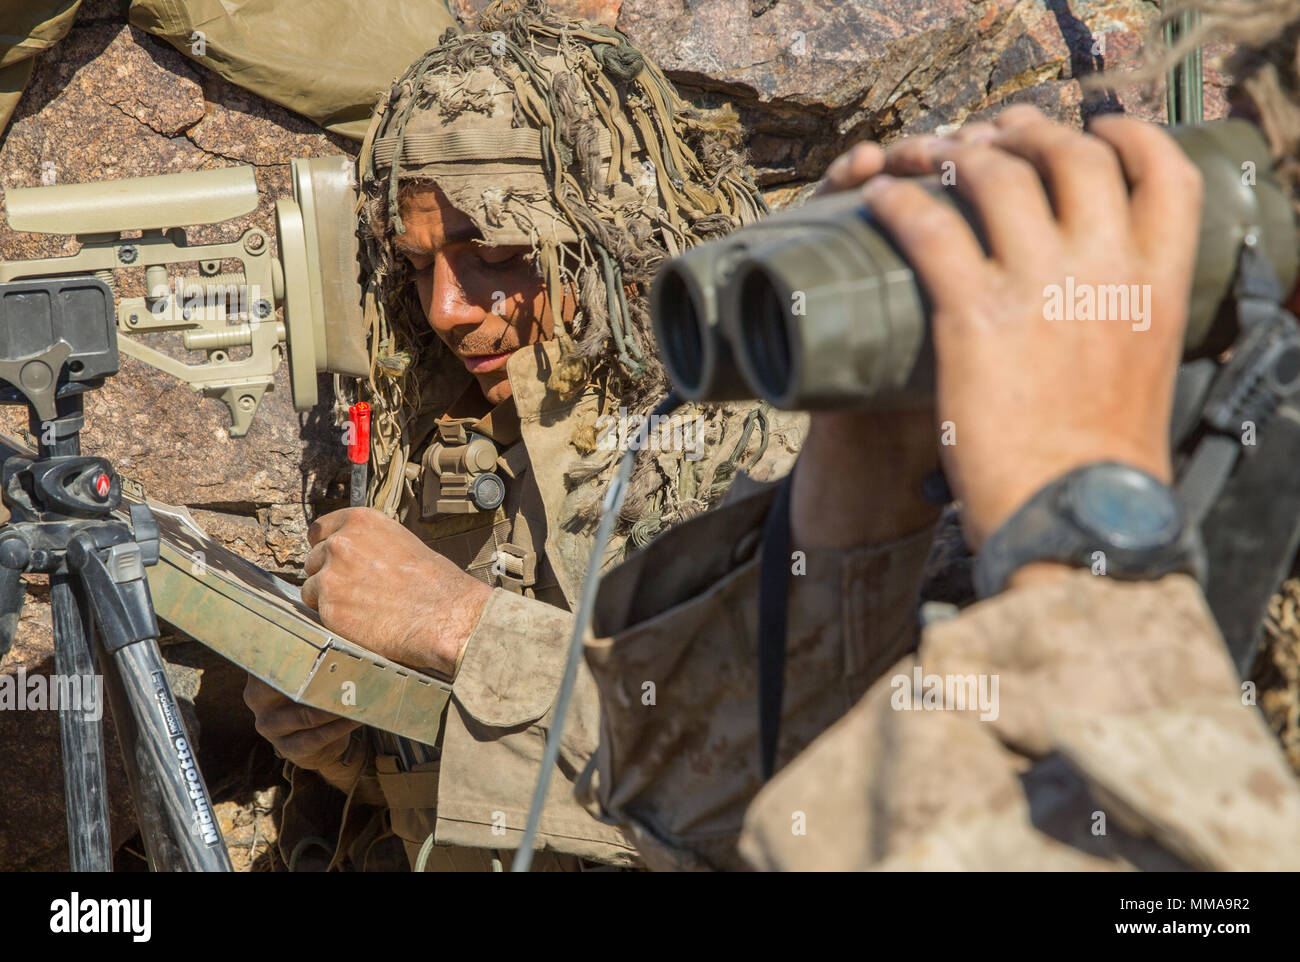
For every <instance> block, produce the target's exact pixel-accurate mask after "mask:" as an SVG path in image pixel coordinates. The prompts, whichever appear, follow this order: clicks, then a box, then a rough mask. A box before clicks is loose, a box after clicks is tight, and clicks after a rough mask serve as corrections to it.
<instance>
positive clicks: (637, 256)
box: [281, 2, 804, 870]
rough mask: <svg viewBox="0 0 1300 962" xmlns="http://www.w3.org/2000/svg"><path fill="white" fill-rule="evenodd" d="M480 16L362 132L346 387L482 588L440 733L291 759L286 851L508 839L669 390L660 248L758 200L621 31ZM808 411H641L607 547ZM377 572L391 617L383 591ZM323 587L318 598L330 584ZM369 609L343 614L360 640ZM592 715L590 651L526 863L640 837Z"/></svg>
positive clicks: (754, 456) (385, 507)
mask: <svg viewBox="0 0 1300 962" xmlns="http://www.w3.org/2000/svg"><path fill="white" fill-rule="evenodd" d="M478 27H479V30H478V32H474V33H465V34H460V35H453V33H452V32H450V31H449V32H448V34H447V35H444V37H443V38H442V42H441V43H440V45H439V46H437V47H436V48H434V49H432V50H430V51H429V52H428V53H427V54H425V55H424V56H423V57H421V58H420V59H419V60H418V61H417V62H416V63H414V64H413V65H411V67H410V68H409V69H408V70H407V71H406V72H405V73H404V74H402V75H401V77H400V78H399V79H398V80H397V81H396V82H395V83H394V84H393V86H392V89H391V91H389V92H388V93H387V94H386V95H385V96H384V98H383V100H382V101H381V102H380V103H379V105H378V108H377V110H376V112H375V115H374V117H373V119H372V122H371V125H370V128H369V131H368V132H367V135H366V138H365V140H364V143H363V145H362V149H361V153H360V158H359V172H360V177H359V183H360V191H361V201H360V208H359V220H360V228H359V236H360V238H361V247H362V260H363V264H362V272H361V273H362V283H363V287H364V291H365V301H364V306H365V311H366V317H367V319H368V322H369V324H370V331H371V344H372V353H373V357H374V364H373V373H372V376H371V378H370V380H369V383H368V384H366V385H364V386H363V388H362V389H361V390H360V392H359V394H358V399H365V400H368V401H369V403H370V404H371V405H372V408H373V411H374V418H373V427H372V432H373V436H372V459H371V463H372V465H373V476H372V480H371V486H370V492H369V503H370V504H371V505H373V506H374V508H376V509H377V510H378V511H380V512H382V513H383V514H384V515H386V516H388V517H391V518H396V519H398V520H399V521H400V522H401V524H402V525H404V526H405V527H406V528H407V529H408V530H409V531H411V532H414V533H415V534H416V535H417V536H418V537H419V539H420V540H421V541H422V542H423V543H424V544H425V545H427V546H429V547H431V548H433V549H434V551H435V552H437V553H438V554H439V555H441V556H442V557H443V558H445V559H450V561H451V562H453V563H454V565H455V567H456V568H458V569H460V571H463V572H467V573H468V574H469V575H470V576H472V578H473V579H476V581H475V585H476V586H490V590H488V589H486V588H484V589H482V590H483V591H484V592H485V597H486V601H485V602H484V603H483V604H482V605H481V608H479V609H477V612H478V613H477V618H476V621H475V622H474V624H473V627H472V631H470V632H469V636H468V639H467V641H466V642H465V643H464V644H463V645H462V646H460V648H459V651H458V652H457V653H456V654H455V655H454V657H452V656H450V655H449V656H448V657H447V659H446V661H445V662H443V663H441V670H442V671H443V672H444V673H445V674H447V675H449V676H450V677H452V678H453V679H454V681H453V695H452V700H451V704H450V707H449V709H448V710H447V712H446V716H445V722H444V726H443V729H442V735H441V738H440V740H439V743H438V744H437V745H435V746H416V745H411V744H409V743H404V742H400V741H398V740H396V739H394V738H392V737H391V736H385V735H381V734H379V733H373V732H371V733H365V734H363V733H362V732H357V733H354V735H353V736H352V738H351V741H350V742H349V743H348V745H347V748H346V750H345V751H344V752H343V753H342V755H341V757H340V758H337V759H331V760H330V761H329V762H328V764H327V765H322V766H321V767H322V769H323V770H327V772H328V777H322V776H321V774H320V773H318V772H316V771H312V770H309V769H308V768H304V767H300V766H295V765H293V764H289V765H288V766H286V774H287V775H288V777H289V778H290V781H291V783H292V786H293V790H292V793H291V796H290V798H289V800H288V802H287V804H286V810H285V815H284V833H283V838H282V842H281V846H282V849H283V851H284V853H285V856H286V858H288V859H290V860H291V862H292V863H293V864H294V866H295V867H298V868H301V867H306V866H307V865H308V864H309V863H311V862H314V863H316V864H317V865H320V864H323V863H325V862H329V863H330V864H332V865H334V866H336V867H350V868H357V869H364V868H396V867H400V866H399V865H398V860H399V859H395V858H394V856H395V854H396V855H398V856H399V858H400V861H401V862H405V861H407V860H408V859H409V861H410V862H411V863H412V864H413V865H417V866H418V867H420V868H425V869H428V870H448V869H453V870H454V869H487V868H490V867H496V866H499V865H501V864H505V865H507V866H508V864H509V862H510V858H509V851H510V849H511V848H512V847H513V846H515V845H517V844H518V840H519V838H520V835H521V831H522V829H523V827H524V823H525V820H526V815H527V811H528V807H529V802H530V799H531V792H532V789H533V786H534V784H535V782H536V778H537V774H538V767H539V763H540V760H541V757H542V751H543V745H544V740H545V735H546V731H547V729H548V726H549V723H550V711H551V707H552V703H553V701H554V700H555V697H556V693H557V690H558V687H559V682H560V678H561V674H562V671H563V660H564V655H565V652H566V649H567V644H568V639H569V636H570V633H571V630H572V618H571V615H570V614H569V610H570V608H571V607H572V605H573V604H574V601H575V598H576V597H577V594H578V590H579V587H580V583H581V579H582V577H583V572H584V569H585V566H586V564H587V559H588V555H589V552H590V546H591V543H592V535H593V533H594V529H595V524H596V522H597V520H598V515H599V505H600V501H601V499H602V496H603V493H604V490H605V487H606V484H607V482H608V480H609V478H610V477H611V476H612V474H613V472H614V469H615V466H616V463H617V460H618V457H619V454H620V450H621V449H622V448H624V447H625V446H626V444H627V439H628V438H630V437H634V436H635V433H636V429H637V427H638V426H639V420H638V419H639V418H640V417H643V416H644V415H645V413H646V412H648V411H649V410H650V408H651V407H652V406H653V404H654V403H655V402H656V401H657V400H658V399H659V398H661V397H662V395H663V394H664V393H665V392H666V390H667V385H666V383H665V379H664V375H663V372H662V368H661V366H660V364H659V362H658V361H657V359H656V357H655V350H654V344H653V340H652V338H651V336H650V333H649V318H648V315H647V311H646V299H645V295H646V291H647V289H648V284H649V282H650V280H651V278H652V276H653V273H654V270H655V267H656V265H657V264H658V262H659V261H660V260H661V259H662V258H664V257H665V256H670V255H672V254H673V253H675V252H677V251H680V250H682V249H685V248H687V247H690V246H692V245H694V244H697V243H699V242H701V241H703V240H706V239H708V238H709V237H713V236H717V235H719V234H722V233H725V232H727V231H729V230H732V229H734V228H735V227H738V226H740V225H742V224H745V223H749V222H752V221H753V220H755V219H756V218H758V217H760V216H761V215H762V214H763V213H764V212H765V211H766V206H765V204H764V203H763V200H762V198H761V196H760V195H759V193H758V192H757V190H756V188H755V186H754V184H753V182H752V179H751V175H750V173H749V171H748V169H747V168H746V167H745V166H744V164H743V153H742V152H741V151H740V149H739V146H740V138H741V129H740V127H739V124H738V123H737V120H736V117H735V114H734V112H733V111H731V110H730V108H722V109H719V110H715V111H711V112H710V111H704V110H699V109H695V108H693V107H690V106H688V105H686V104H684V103H683V102H682V100H680V99H679V97H678V96H677V94H676V93H675V92H674V90H673V88H672V86H671V85H670V84H669V83H668V81H667V80H666V79H665V78H664V76H663V74H662V72H661V71H660V70H659V69H658V68H657V67H656V66H655V65H654V64H653V63H651V62H649V61H648V60H646V59H645V57H644V56H643V55H642V54H641V53H640V52H639V51H637V50H636V49H635V48H633V47H632V46H631V45H630V44H628V42H627V41H626V39H625V38H624V37H622V36H621V35H620V34H618V33H617V32H615V31H613V30H611V29H608V28H604V27H600V26H592V25H590V24H587V23H585V22H579V21H572V20H566V19H563V18H560V17H557V16H554V15H553V14H552V13H550V12H549V11H548V10H547V8H546V7H545V6H544V5H543V4H540V3H536V2H528V3H499V4H494V5H493V6H492V7H490V8H489V9H488V10H487V11H486V12H485V13H484V14H483V16H482V19H481V21H480V22H479V24H478ZM431 212H432V213H431ZM431 223H432V224H434V225H435V227H434V228H432V233H431V228H430V226H429V225H430V224H431ZM803 430H804V419H803V418H801V417H798V416H794V415H787V414H780V413H779V412H772V411H770V410H767V409H766V408H765V407H762V406H757V405H752V404H750V405H729V406H725V407H722V408H720V409H719V408H713V409H710V410H703V409H699V408H684V409H682V410H680V411H679V412H677V414H676V415H675V416H674V417H673V418H672V419H671V420H669V421H667V422H664V423H661V424H655V425H652V430H651V431H650V437H649V442H648V443H647V446H646V448H645V449H644V450H642V451H640V453H639V454H638V460H637V466H636V471H635V474H634V478H633V482H632V490H631V495H630V496H629V497H628V499H627V503H626V507H625V508H624V510H623V512H622V514H621V516H620V520H619V525H618V528H617V531H616V534H615V537H614V539H613V542H612V544H611V545H610V549H609V552H608V555H607V558H606V559H605V561H606V565H608V566H612V565H614V564H616V563H617V562H619V561H620V560H622V559H623V558H624V557H627V556H633V555H634V554H635V553H636V552H637V551H638V550H640V549H641V548H643V547H644V546H645V545H647V544H648V543H651V542H652V540H653V539H654V538H655V537H656V536H657V535H658V534H659V533H660V532H661V531H663V530H665V529H667V528H670V527H671V526H672V525H673V524H675V523H676V522H678V521H679V520H681V519H684V518H689V517H692V516H694V515H696V514H699V513H701V512H703V511H704V510H705V509H706V508H708V507H709V506H711V505H713V504H716V503H718V502H720V501H721V499H722V497H723V495H724V493H726V492H727V491H728V489H729V488H730V487H731V485H732V483H733V482H734V481H736V480H737V479H738V478H740V477H742V475H746V474H747V475H749V476H751V477H753V478H757V479H759V480H763V479H769V478H773V477H777V476H779V475H780V474H781V473H783V472H784V471H785V470H787V469H788V468H789V465H790V464H791V463H792V462H793V457H794V454H795V452H796V451H797V449H798V446H799V443H800V441H801V437H802V433H803ZM336 537H337V536H336V535H331V536H330V537H329V538H327V539H326V541H329V540H335V539H336ZM317 547H318V548H319V547H320V545H319V544H318V545H317ZM314 550H316V549H314ZM357 550H358V551H362V552H364V551H367V550H369V551H374V552H378V555H379V556H376V557H375V558H374V559H373V560H374V564H376V565H378V564H381V563H383V561H384V559H383V558H382V554H383V553H384V552H385V551H386V550H387V549H385V548H383V547H379V548H376V547H374V546H373V545H372V546H371V547H370V548H365V547H364V546H359V547H358V549H357ZM329 563H330V564H334V565H335V566H337V565H341V564H343V563H344V562H343V561H342V560H340V559H339V558H336V559H335V561H333V562H329ZM444 563H445V562H444ZM313 570H314V566H313V563H312V562H311V561H310V560H309V564H308V571H309V573H311V572H312V571H313ZM357 570H362V569H357ZM376 570H379V569H376ZM381 580H382V576H381ZM375 589H376V590H375V595H374V599H373V604H374V605H375V606H376V618H379V617H383V616H385V615H386V614H387V612H386V611H383V609H385V607H386V606H388V605H389V604H390V602H389V599H387V598H386V593H385V591H384V588H383V585H376V586H375ZM312 594H313V591H312V590H310V582H309V586H305V588H304V598H308V597H310V596H312ZM334 610H336V611H337V610H340V609H339V606H338V605H335V606H334ZM320 611H321V614H322V617H323V618H324V620H325V622H326V624H327V626H329V625H331V614H330V606H329V605H328V604H327V603H326V599H325V597H324V589H322V596H321V603H320ZM349 616H350V617H355V611H354V612H352V613H351V615H349ZM338 617H340V618H342V617H345V616H344V615H339V616H338ZM338 630H341V631H344V633H345V634H347V633H348V632H347V631H346V630H344V628H343V627H340V628H339V629H338ZM364 633H365V627H364V626H363V625H358V626H357V628H356V629H355V632H354V634H353V635H350V637H355V640H357V641H359V642H360V643H363V644H367V645H369V644H370V642H369V639H368V638H367V637H365V636H364ZM376 647H382V645H376ZM388 653H391V654H394V656H401V652H393V651H392V650H391V649H390V651H389V652H388ZM399 660H404V661H405V662H406V663H408V664H415V665H418V666H420V667H427V668H430V669H431V670H438V669H439V664H440V663H438V662H436V661H429V660H423V661H422V660H421V659H420V658H419V657H418V656H416V655H411V654H409V652H408V653H407V654H406V655H405V656H404V657H399ZM597 715H598V708H597V703H596V692H595V687H594V685H593V684H592V681H591V678H590V676H589V675H588V674H587V672H586V670H585V669H584V670H583V672H582V675H581V677H580V678H579V681H578V687H577V690H576V694H575V698H574V702H573V705H572V710H571V712H570V715H569V721H568V724H567V726H566V729H565V737H564V740H563V744H562V750H561V755H560V763H559V766H558V767H559V772H558V773H557V776H556V777H555V778H554V779H553V781H552V785H551V792H550V795H549V800H548V805H547V808H546V810H545V813H544V815H543V817H542V820H541V829H540V843H539V844H540V845H541V846H542V847H543V848H544V849H545V850H546V851H544V852H542V853H539V858H538V859H537V862H536V865H537V867H538V868H540V869H550V870H555V869H573V868H578V867H581V866H584V865H586V866H590V865H594V864H596V863H602V864H605V865H613V866H628V865H632V864H635V862H636V858H635V855H634V849H633V847H632V845H631V844H630V843H629V842H628V841H627V840H626V839H625V838H624V837H623V834H622V832H621V831H620V830H619V829H618V828H616V827H613V826H609V825H605V824H602V823H601V822H599V821H597V820H596V819H594V818H593V817H591V816H590V815H589V814H588V813H587V812H586V811H585V810H584V809H583V808H581V807H580V806H579V805H578V804H577V803H576V802H575V800H574V798H573V781H574V779H575V778H576V776H577V774H578V773H579V772H580V771H581V770H582V769H583V767H584V765H585V764H586V762H587V760H588V758H589V757H590V754H591V752H592V751H593V749H594V747H595V742H596V729H597ZM286 754H288V753H287V752H286ZM394 842H400V843H401V844H400V846H396V847H395V846H394Z"/></svg>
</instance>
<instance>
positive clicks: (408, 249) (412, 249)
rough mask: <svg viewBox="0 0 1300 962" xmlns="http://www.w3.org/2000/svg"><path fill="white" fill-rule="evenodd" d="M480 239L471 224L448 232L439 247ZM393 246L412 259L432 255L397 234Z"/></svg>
mask: <svg viewBox="0 0 1300 962" xmlns="http://www.w3.org/2000/svg"><path fill="white" fill-rule="evenodd" d="M482 237H483V235H482V234H480V233H479V229H478V228H477V227H475V226H474V225H472V224H471V225H469V226H468V227H457V228H455V229H453V230H450V231H448V232H447V233H446V235H445V236H444V237H443V240H442V244H441V245H440V246H442V247H447V246H448V245H450V244H463V243H465V242H466V241H472V240H481V239H482ZM393 246H394V247H396V248H397V249H398V250H399V251H400V252H401V253H403V254H410V255H411V256H413V257H427V256H429V255H430V254H432V253H433V251H431V250H429V249H428V248H425V247H420V246H417V245H415V244H411V243H410V242H408V241H406V240H405V235H402V234H399V235H398V236H397V237H396V238H394V240H393Z"/></svg>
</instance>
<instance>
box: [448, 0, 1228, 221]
mask: <svg viewBox="0 0 1300 962" xmlns="http://www.w3.org/2000/svg"><path fill="white" fill-rule="evenodd" d="M457 3H458V5H459V10H460V13H461V16H462V19H467V18H468V19H470V20H471V21H472V20H473V19H474V18H476V17H477V15H478V14H479V13H480V12H481V11H482V10H483V9H485V8H486V7H487V6H488V3H489V0H457ZM552 6H553V7H555V8H556V9H561V10H563V11H564V12H566V13H569V14H571V15H575V16H581V15H591V14H592V13H595V14H598V15H599V19H600V22H602V23H605V24H607V25H609V26H614V27H617V28H618V29H619V30H621V31H622V32H623V33H625V34H626V35H627V36H628V37H629V38H630V39H631V40H632V42H633V43H635V44H636V45H637V46H639V47H640V48H641V49H642V50H644V51H645V52H646V54H647V55H649V56H650V57H652V58H653V59H654V60H655V61H656V62H657V63H658V64H659V65H660V66H661V67H662V68H663V69H664V72H665V73H666V74H667V75H668V77H669V78H670V79H671V80H672V81H673V82H674V83H676V84H677V86H678V89H679V90H680V91H681V92H682V94H683V95H684V96H685V97H686V98H687V99H689V100H692V101H694V102H696V103H700V104H706V105H714V104H717V103H721V102H726V101H730V102H731V103H732V104H733V105H734V106H735V107H736V109H737V111H738V112H739V113H740V117H741V120H742V122H743V123H744V124H745V126H746V129H747V130H749V131H750V132H751V136H750V152H751V159H752V161H753V164H754V166H755V170H756V175H757V181H758V183H759V185H760V186H763V187H765V188H768V192H769V194H770V199H771V200H773V201H774V202H776V203H778V204H779V203H781V202H783V201H784V200H785V199H786V198H788V197H789V196H790V195H791V194H793V193H794V192H795V190H797V188H798V187H799V186H801V185H802V184H804V183H807V182H808V181H810V180H813V179H815V178H817V177H818V176H820V174H821V172H822V171H823V170H824V169H825V168H826V165H827V164H829V163H830V161H831V160H832V159H833V158H834V157H835V156H837V155H838V154H839V153H840V152H842V151H843V150H844V149H846V148H847V147H849V146H851V145H852V144H854V143H857V142H858V141H860V140H864V139H869V140H877V141H881V142H885V143H887V142H889V141H892V140H894V139H896V138H898V137H900V136H906V135H909V134H915V133H920V132H929V131H943V130H946V129H950V128H953V127H956V126H958V125H960V124H962V123H964V122H966V121H967V120H969V119H972V118H976V119H978V118H980V117H982V116H985V115H988V114H991V113H995V112H996V111H997V110H999V109H1001V108H1002V107H1003V106H1005V105H1007V104H1011V103H1018V102H1024V101H1028V102H1030V103H1034V104H1036V105H1038V106H1039V107H1041V108H1042V109H1043V110H1045V111H1046V112H1047V113H1048V114H1050V115H1052V116H1055V117H1058V118H1059V119H1061V120H1064V121H1067V122H1071V123H1074V124H1076V125H1077V124H1080V123H1082V121H1083V119H1084V118H1085V117H1087V116H1088V115H1090V114H1091V113H1094V112H1098V111H1104V110H1114V109H1117V107H1121V106H1122V107H1123V108H1124V109H1126V110H1127V111H1129V112H1130V113H1133V114H1135V115H1137V116H1140V117H1145V118H1148V119H1161V120H1162V119H1163V118H1164V93H1163V89H1160V90H1157V91H1155V92H1154V93H1153V95H1152V96H1150V97H1143V96H1142V93H1141V92H1140V91H1136V90H1134V91H1128V92H1125V94H1124V95H1123V96H1120V97H1106V96H1103V95H1092V96H1085V95H1084V93H1083V91H1082V89H1081V87H1080V83H1079V79H1080V78H1081V77H1082V76H1083V75H1085V74H1087V73H1090V72H1093V71H1096V70H1101V69H1116V68H1120V69H1122V68H1125V67H1129V66H1132V65H1135V64H1136V63H1137V60H1138V57H1139V54H1140V49H1141V43H1142V39H1143V36H1144V32H1145V30H1146V28H1147V25H1148V24H1149V23H1150V22H1151V21H1152V20H1153V19H1154V18H1155V17H1156V16H1157V15H1158V14H1159V7H1158V5H1157V4H1155V3H1152V2H1149V0H1069V2H1067V0H974V2H972V0H928V2H925V3H916V2H913V0H845V2H837V3H827V2H824V0H709V2H707V3H691V2H689V0H686V2H683V0H621V2H620V0H604V2H592V0H556V2H553V3H552ZM1213 52H1214V51H1213V50H1211V51H1210V53H1213ZM1207 81H1208V83H1207V93H1206V115H1207V117H1214V116H1218V115H1220V114H1221V113H1222V112H1223V93H1222V89H1223V81H1222V79H1221V78H1220V77H1218V75H1217V74H1216V73H1214V71H1213V70H1212V69H1209V68H1208V65H1207Z"/></svg>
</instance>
